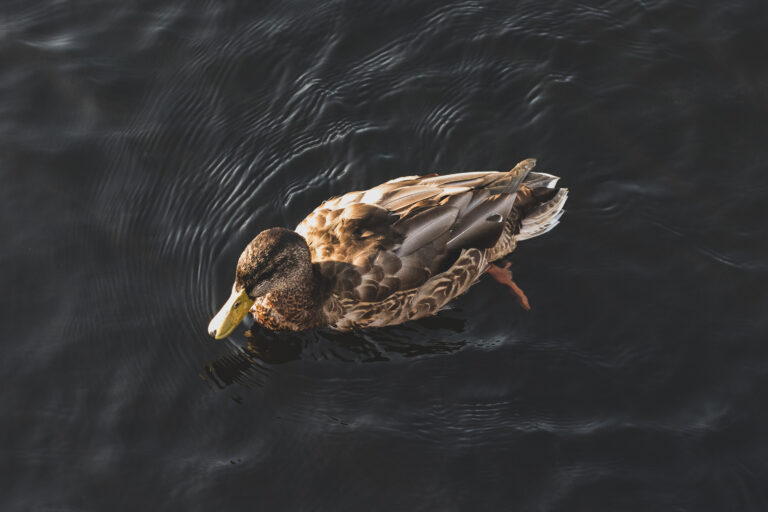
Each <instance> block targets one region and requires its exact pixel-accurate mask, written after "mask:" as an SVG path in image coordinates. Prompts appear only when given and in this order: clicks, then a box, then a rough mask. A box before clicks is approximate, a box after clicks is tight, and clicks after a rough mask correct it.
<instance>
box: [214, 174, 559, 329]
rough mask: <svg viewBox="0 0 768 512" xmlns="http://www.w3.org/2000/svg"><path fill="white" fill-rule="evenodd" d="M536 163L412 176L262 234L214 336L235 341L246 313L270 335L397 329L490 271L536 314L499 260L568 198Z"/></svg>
mask: <svg viewBox="0 0 768 512" xmlns="http://www.w3.org/2000/svg"><path fill="white" fill-rule="evenodd" d="M535 163H536V162H535V160H533V159H528V160H524V161H522V162H520V163H519V164H517V166H515V168H514V169H512V170H511V171H509V172H494V171H490V172H467V173H459V174H448V175H443V176H440V175H437V174H430V175H426V176H405V177H402V178H397V179H394V180H390V181H388V182H386V183H383V184H381V185H379V186H377V187H374V188H372V189H369V190H363V191H357V192H349V193H347V194H344V195H343V196H339V197H335V198H333V199H329V200H327V201H325V202H324V203H323V204H321V205H320V206H318V207H317V208H316V209H315V210H314V211H313V212H312V213H310V214H309V215H308V216H307V217H306V218H305V219H304V220H302V221H301V223H299V225H298V226H297V227H296V229H295V230H293V231H291V230H289V229H284V228H270V229H267V230H265V231H262V232H261V233H259V234H258V236H256V238H254V239H253V241H252V242H251V243H249V244H248V246H247V247H246V248H245V250H244V251H243V253H242V254H241V255H240V258H239V260H238V262H237V269H236V271H235V282H234V284H233V285H232V294H231V295H230V297H229V299H228V300H227V302H226V303H225V304H224V306H223V307H222V308H221V310H220V311H219V312H218V313H217V314H216V316H214V317H213V319H212V320H211V322H210V324H209V326H208V331H209V333H210V334H211V335H212V336H214V337H215V338H216V339H221V338H224V337H226V336H228V335H229V334H230V333H231V332H232V331H233V330H234V328H235V327H236V326H237V325H238V324H239V323H240V322H241V321H242V320H243V318H244V317H245V315H246V314H247V313H248V312H249V311H250V312H251V313H252V314H253V316H254V318H255V319H256V321H257V322H258V323H259V324H261V325H262V326H264V327H267V328H269V329H273V330H291V331H297V330H304V329H311V328H316V327H330V328H333V329H337V330H340V331H349V330H352V329H358V328H364V327H382V326H386V325H395V324H399V323H402V322H405V321H408V320H413V319H417V318H422V317H425V316H428V315H433V314H435V313H437V311H439V310H440V309H441V308H442V307H443V306H445V305H446V304H447V303H448V302H449V301H450V300H452V299H453V298H454V297H456V296H458V295H461V294H462V293H464V292H465V291H467V289H468V288H469V287H470V286H472V284H474V283H475V282H477V280H478V279H479V278H480V277H481V276H482V275H483V274H484V273H488V274H490V275H491V276H492V277H494V278H495V279H497V280H498V281H499V282H501V283H503V284H505V285H507V286H508V287H509V288H510V289H511V290H512V291H513V293H514V294H515V295H516V296H517V297H518V300H519V302H520V304H521V305H522V306H523V307H524V308H526V309H528V307H529V305H528V299H527V298H526V296H525V294H524V293H523V292H522V290H520V288H519V287H518V286H517V285H516V284H515V283H514V281H513V280H512V275H511V273H510V271H509V268H508V267H509V264H508V263H507V264H506V265H503V266H500V265H498V264H497V263H498V262H499V261H500V260H501V258H503V257H504V256H506V255H507V254H509V253H511V252H512V251H513V250H514V249H515V248H516V246H517V243H518V242H520V241H521V240H526V239H528V238H532V237H535V236H539V235H541V234H544V233H546V232H547V231H549V230H550V229H552V228H553V227H555V226H556V225H557V224H558V222H559V219H560V216H561V215H562V213H563V205H564V204H565V200H566V198H567V195H568V190H567V189H564V188H557V187H556V184H557V181H558V179H559V178H558V177H557V176H553V175H551V174H545V173H540V172H531V170H532V169H533V167H534V165H535Z"/></svg>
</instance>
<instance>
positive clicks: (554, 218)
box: [517, 184, 568, 241]
mask: <svg viewBox="0 0 768 512" xmlns="http://www.w3.org/2000/svg"><path fill="white" fill-rule="evenodd" d="M526 185H527V184H526ZM566 199H568V189H567V188H561V189H560V190H558V191H557V194H555V197H553V198H552V199H550V200H549V201H547V202H546V203H543V204H541V205H539V206H538V207H537V208H536V209H535V210H533V211H532V212H531V213H530V214H529V215H528V216H527V217H526V218H524V219H523V223H522V225H521V226H520V233H518V235H517V240H518V241H520V240H528V239H529V238H534V237H537V236H539V235H543V234H544V233H547V232H548V231H550V230H551V229H552V228H554V227H555V226H557V225H558V224H559V223H560V217H562V215H563V212H564V211H565V210H563V206H565V200H566Z"/></svg>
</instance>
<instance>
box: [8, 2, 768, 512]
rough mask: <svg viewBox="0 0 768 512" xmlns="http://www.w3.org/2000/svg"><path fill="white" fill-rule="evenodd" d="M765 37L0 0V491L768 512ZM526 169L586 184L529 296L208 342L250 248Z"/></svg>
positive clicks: (524, 263)
mask: <svg viewBox="0 0 768 512" xmlns="http://www.w3.org/2000/svg"><path fill="white" fill-rule="evenodd" d="M129 4H132V5H129ZM766 20H768V4H766V3H765V2H759V1H752V2H749V1H739V2H727V3H726V2H714V1H705V2H692V1H651V0H647V1H642V0H637V1H629V0H622V1H608V2H588V3H583V2H565V1H555V2H548V3H547V2H534V1H513V2H502V1H488V2H476V1H467V0H462V1H457V2H439V1H435V0H416V1H414V0H408V1H402V0H394V1H391V2H353V1H336V0H332V1H323V2H312V1H298V0H296V1H288V2H285V1H271V2H270V1H267V2H245V1H240V2H235V1H229V2H181V1H179V0H173V1H154V2H147V1H144V2H134V3H116V2H106V1H103V0H102V1H83V2H59V1H52V0H41V1H39V2H28V1H20V0H10V1H6V2H4V3H3V5H2V7H0V69H2V73H0V112H1V113H2V114H1V115H0V177H1V180H2V181H1V183H2V186H1V187H0V211H1V212H2V215H0V219H1V221H0V239H1V240H2V249H0V289H2V290H3V292H4V293H2V296H0V306H1V307H0V312H1V313H0V319H1V320H2V321H1V322H0V334H2V338H1V339H2V343H3V356H2V358H0V371H2V375H3V377H4V378H3V381H4V383H3V386H2V388H3V390H2V392H0V407H2V410H3V415H2V419H0V432H1V433H2V440H3V445H4V446H3V447H2V449H1V450H0V458H1V459H2V465H1V466H0V467H1V468H2V470H1V473H0V476H1V477H2V482H3V484H2V485H0V508H2V510H9V511H10V510H185V511H189V510H334V511H339V510H441V511H444V510H516V511H517V510H536V511H541V510H547V511H550V510H551V511H555V510H557V511H560V510H562V511H572V510H589V511H594V510H607V511H617V510H632V511H634V510H654V511H656V510H680V511H682V510H686V511H687V510H691V511H702V510H718V511H719V510H742V511H747V510H759V511H762V510H766V509H768V487H766V485H765V484H766V481H768V462H766V461H768V435H766V432H767V431H768V409H766V407H765V403H766V402H765V392H766V389H768V336H767V334H768V316H767V315H766V311H768V292H766V290H767V289H768V244H767V243H766V230H765V221H766V215H768V202H767V201H766V193H767V192H768V178H766V176H768V173H767V172H766V167H767V166H768V149H767V148H768V141H767V140H766V117H767V116H768V67H766V66H765V49H766V48H768V22H767V21H766ZM527 157H536V158H537V159H538V162H539V168H540V169H541V170H544V171H548V172H552V173H554V174H557V175H559V176H561V177H562V184H563V185H564V186H567V187H568V188H569V189H570V191H571V192H570V197H569V200H568V204H567V205H566V207H567V212H566V214H565V216H564V217H563V219H562V223H561V224H560V226H558V227H557V228H556V229H555V230H554V231H552V232H551V233H549V234H548V235H546V236H544V237H540V238H537V239H535V240H530V241H528V242H525V243H523V244H521V246H520V248H519V249H518V250H517V251H516V252H515V253H514V255H513V258H512V261H513V267H512V268H513V271H514V273H515V279H516V281H517V282H518V283H519V284H520V285H521V287H522V288H523V289H524V290H525V291H526V293H527V295H528V297H529V299H530V301H531V304H532V307H533V309H532V311H530V312H525V311H523V310H522V309H521V308H520V307H519V306H518V305H517V303H516V301H515V300H514V298H513V297H512V296H511V295H510V294H509V292H508V291H507V290H506V289H505V288H504V287H501V286H499V285H498V284H497V283H494V282H492V281H491V280H489V279H485V280H483V281H482V282H481V283H479V284H478V285H476V286H475V287H473V288H472V289H471V290H470V291H469V292H468V293H467V294H466V295H464V296H462V297H461V298H460V299H458V300H456V301H455V302H454V303H452V305H451V307H450V308H449V309H447V310H445V311H443V312H441V313H440V314H439V315H438V316H437V317H434V318H431V319H426V320H422V321H417V322H412V323H406V324H403V325H401V326H397V327H391V328H385V329H379V330H369V331H363V332H358V333H345V334H340V333H334V332H331V331H327V330H318V331H310V332H305V333H296V334H274V333H272V334H271V333H266V332H259V333H257V335H256V336H255V337H254V338H252V339H247V338H246V337H245V336H244V334H243V333H244V329H243V328H239V329H237V330H236V331H235V333H234V334H233V335H232V336H231V337H230V339H229V340H223V341H215V340H213V339H212V338H210V337H209V336H208V334H207V332H206V326H207V324H208V321H209V319H210V317H211V316H212V315H213V314H214V313H215V311H216V310H217V308H218V306H220V305H221V303H222V302H223V300H224V299H225V298H226V296H227V294H228V291H229V287H230V286H231V282H232V277H233V273H234V265H235V262H236V260H237V257H238V255H239V253H240V251H241V250H242V248H243V247H244V246H245V244H247V243H248V241H250V239H251V238H253V237H254V236H255V234H256V233H258V232H259V231H260V230H262V229H265V228H267V227H271V226H286V227H293V226H295V225H296V224H297V223H298V222H299V221H300V220H301V219H302V218H303V217H304V216H305V215H306V214H307V213H308V212H310V211H311V210H312V209H313V208H314V207H315V206H316V205H318V204H319V203H320V202H321V201H322V200H324V199H326V198H329V197H331V196H334V195H338V194H341V193H344V192H347V191H351V190H359V189H365V188H369V187H371V186H374V185H376V184H379V183H381V182H382V181H385V180H388V179H391V178H395V177H398V176H403V175H410V174H415V173H429V172H444V173H447V172H460V171H469V170H507V169H509V168H511V167H512V166H514V165H515V164H516V163H517V162H518V161H520V160H522V159H523V158H527Z"/></svg>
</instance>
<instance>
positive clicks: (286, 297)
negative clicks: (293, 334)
mask: <svg viewBox="0 0 768 512" xmlns="http://www.w3.org/2000/svg"><path fill="white" fill-rule="evenodd" d="M304 263H305V262H301V263H298V264H297V266H300V267H302V268H298V269H296V272H295V274H294V276H295V279H291V280H290V281H289V282H287V283H286V284H285V286H281V287H280V288H278V289H273V290H271V291H270V292H268V293H267V294H265V295H263V296H261V297H259V298H257V299H256V302H255V303H254V306H253V308H254V316H255V317H256V321H257V322H259V323H260V324H261V325H263V326H264V327H267V328H269V329H273V330H281V331H283V330H287V331H302V330H305V329H311V328H313V327H320V326H322V325H324V319H325V316H324V314H323V311H322V286H321V282H320V278H319V274H318V273H317V272H316V271H315V270H314V269H313V266H312V264H311V263H309V262H306V264H304Z"/></svg>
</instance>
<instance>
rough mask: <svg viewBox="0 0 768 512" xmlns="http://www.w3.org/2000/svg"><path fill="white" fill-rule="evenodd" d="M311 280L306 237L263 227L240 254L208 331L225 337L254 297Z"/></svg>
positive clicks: (285, 230)
mask: <svg viewBox="0 0 768 512" xmlns="http://www.w3.org/2000/svg"><path fill="white" fill-rule="evenodd" d="M311 281H312V261H311V256H310V253H309V247H308V246H307V242H306V240H304V238H303V237H301V236H300V235H299V234H297V233H295V232H294V231H291V230H289V229H284V228H271V229H267V230H265V231H262V232H261V233H259V234H258V236H257V237H256V238H254V239H253V240H252V241H251V243H249V244H248V246H247V247H246V248H245V250H244V251H243V253H242V254H241V255H240V259H238V261H237V269H236V271H235V283H234V284H233V285H232V293H231V295H230V296H229V299H227V301H226V302H225V303H224V305H223V306H222V307H221V309H220V310H219V312H218V313H216V316H214V317H213V319H212V320H211V322H210V323H209V324H208V333H209V334H210V335H211V336H213V337H214V338H216V339H217V340H220V339H222V338H226V337H227V336H229V334H230V333H231V332H232V331H233V330H234V329H235V327H237V326H238V325H239V324H240V322H242V320H243V318H245V315H246V314H248V311H250V309H251V306H253V303H254V302H255V301H256V299H258V298H259V297H263V296H265V295H267V294H269V293H271V292H274V291H283V290H296V289H302V288H305V287H306V284H307V283H308V282H311Z"/></svg>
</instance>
